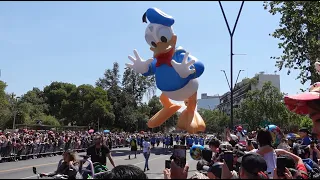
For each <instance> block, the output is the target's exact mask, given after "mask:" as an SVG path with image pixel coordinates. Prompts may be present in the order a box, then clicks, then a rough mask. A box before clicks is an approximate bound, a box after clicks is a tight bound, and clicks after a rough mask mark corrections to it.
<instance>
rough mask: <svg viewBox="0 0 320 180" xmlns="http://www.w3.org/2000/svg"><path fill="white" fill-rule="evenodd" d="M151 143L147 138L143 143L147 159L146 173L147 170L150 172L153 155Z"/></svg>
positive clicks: (144, 154)
mask: <svg viewBox="0 0 320 180" xmlns="http://www.w3.org/2000/svg"><path fill="white" fill-rule="evenodd" d="M150 146H151V145H150V142H149V138H148V137H145V139H144V141H143V156H144V159H145V165H144V172H145V171H146V169H147V170H148V171H149V170H150V169H149V157H150V153H151V148H150Z"/></svg>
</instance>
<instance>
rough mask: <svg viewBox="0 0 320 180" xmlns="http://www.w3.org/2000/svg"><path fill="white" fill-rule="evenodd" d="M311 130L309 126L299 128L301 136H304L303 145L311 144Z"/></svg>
mask: <svg viewBox="0 0 320 180" xmlns="http://www.w3.org/2000/svg"><path fill="white" fill-rule="evenodd" d="M309 134H310V133H309V130H308V129H307V128H301V129H299V136H300V137H301V138H302V143H301V145H310V144H311V138H310V137H309Z"/></svg>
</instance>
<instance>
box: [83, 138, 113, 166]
mask: <svg viewBox="0 0 320 180" xmlns="http://www.w3.org/2000/svg"><path fill="white" fill-rule="evenodd" d="M94 143H95V144H94V145H92V146H90V147H89V148H88V149H87V155H89V156H90V157H91V161H92V162H93V163H95V162H98V163H100V164H101V165H106V164H107V157H108V159H109V161H110V163H111V164H112V166H113V167H115V165H114V161H113V159H112V156H111V154H110V150H109V148H108V147H107V146H106V145H103V144H102V137H101V136H99V135H98V136H96V137H95V138H94Z"/></svg>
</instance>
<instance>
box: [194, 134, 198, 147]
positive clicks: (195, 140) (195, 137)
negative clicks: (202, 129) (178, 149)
mask: <svg viewBox="0 0 320 180" xmlns="http://www.w3.org/2000/svg"><path fill="white" fill-rule="evenodd" d="M194 144H196V145H198V144H199V138H198V136H197V135H195V136H194Z"/></svg>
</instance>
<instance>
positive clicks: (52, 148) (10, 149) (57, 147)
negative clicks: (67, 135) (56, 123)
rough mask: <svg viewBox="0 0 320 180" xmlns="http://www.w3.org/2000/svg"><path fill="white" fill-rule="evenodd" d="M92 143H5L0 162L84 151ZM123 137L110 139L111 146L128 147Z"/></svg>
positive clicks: (1, 150)
mask: <svg viewBox="0 0 320 180" xmlns="http://www.w3.org/2000/svg"><path fill="white" fill-rule="evenodd" d="M90 145H92V141H81V142H80V143H79V142H74V141H73V142H53V143H31V144H18V145H17V144H15V145H13V144H7V145H6V146H1V147H0V162H8V161H18V160H26V159H36V158H41V157H48V156H55V155H61V154H62V153H63V152H64V151H66V150H74V151H76V152H85V151H86V150H87V148H88V147H89V146H90ZM128 146H129V143H128V142H127V141H126V140H125V139H115V140H113V141H112V148H120V147H128Z"/></svg>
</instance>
